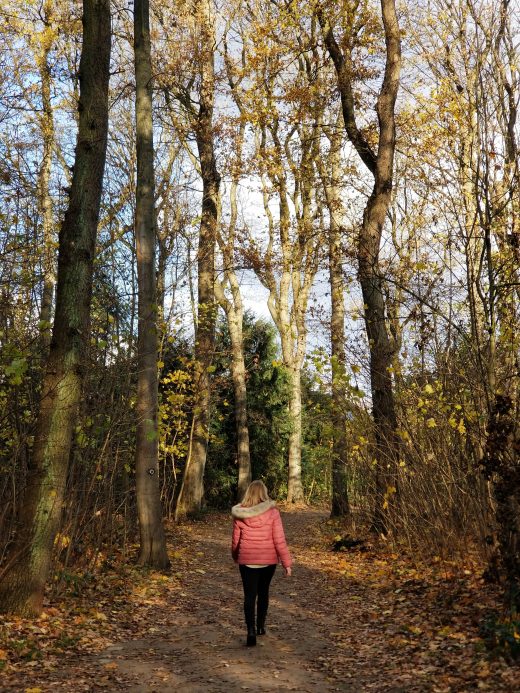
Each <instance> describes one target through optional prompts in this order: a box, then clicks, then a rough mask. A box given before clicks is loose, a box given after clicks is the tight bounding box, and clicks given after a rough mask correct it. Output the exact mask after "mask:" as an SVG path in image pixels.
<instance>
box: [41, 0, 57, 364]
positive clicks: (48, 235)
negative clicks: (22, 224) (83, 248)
mask: <svg viewBox="0 0 520 693" xmlns="http://www.w3.org/2000/svg"><path fill="white" fill-rule="evenodd" d="M43 14H44V19H45V29H44V30H43V32H42V36H41V38H40V40H41V42H42V45H41V56H40V69H39V71H40V80H41V96H42V114H41V119H40V129H41V133H42V137H43V154H42V165H41V169H40V179H39V181H38V188H39V190H38V197H39V200H38V201H39V211H40V215H41V219H42V227H43V258H42V269H43V291H42V302H41V309H40V333H41V346H42V358H43V359H45V358H46V356H47V352H48V349H49V345H50V340H51V327H52V301H53V298H54V283H55V249H54V238H53V219H52V198H51V194H50V189H49V186H50V179H51V167H52V151H53V147H54V114H53V111H52V103H51V73H50V66H49V53H50V51H51V49H52V45H53V42H54V37H55V34H54V29H53V21H54V13H53V2H52V0H46V2H45V5H44V7H43Z"/></svg>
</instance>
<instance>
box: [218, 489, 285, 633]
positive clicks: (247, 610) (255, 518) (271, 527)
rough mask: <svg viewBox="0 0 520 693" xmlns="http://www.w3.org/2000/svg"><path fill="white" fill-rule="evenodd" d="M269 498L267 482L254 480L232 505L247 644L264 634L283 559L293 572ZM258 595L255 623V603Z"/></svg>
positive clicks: (233, 552)
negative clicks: (272, 588)
mask: <svg viewBox="0 0 520 693" xmlns="http://www.w3.org/2000/svg"><path fill="white" fill-rule="evenodd" d="M275 506H276V503H275V502H274V501H272V500H271V499H270V498H269V495H268V493H267V489H266V487H265V484H264V483H263V482H262V481H253V482H252V483H251V484H249V487H248V489H247V491H246V493H245V495H244V498H243V500H242V502H241V503H239V504H238V505H235V506H233V508H232V510H231V515H232V516H233V541H232V544H231V555H232V556H233V560H234V561H235V563H238V565H239V568H240V575H241V576H242V584H243V586H244V614H245V617H246V626H247V644H248V645H249V646H251V645H256V636H257V635H265V617H266V616H267V608H268V606H269V585H270V583H271V579H272V577H273V575H274V571H275V570H276V565H277V563H278V562H280V563H281V564H282V565H283V567H284V569H285V574H286V575H287V576H290V575H291V565H292V558H291V554H290V553H289V549H288V548H287V543H286V541H285V534H284V531H283V526H282V518H281V517H280V511H279V510H278V508H276V507H275ZM257 597H258V606H257V616H256V627H255V604H256V601H257Z"/></svg>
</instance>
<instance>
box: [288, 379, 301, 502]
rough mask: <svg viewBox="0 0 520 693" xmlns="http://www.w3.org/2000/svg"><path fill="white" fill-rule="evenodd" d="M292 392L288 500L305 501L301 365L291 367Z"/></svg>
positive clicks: (290, 403)
mask: <svg viewBox="0 0 520 693" xmlns="http://www.w3.org/2000/svg"><path fill="white" fill-rule="evenodd" d="M290 373H291V392H290V398H289V420H290V422H291V432H290V434H289V482H288V486H287V502H288V503H302V502H303V501H304V495H303V485H302V388H301V367H300V366H297V367H296V368H291V370H290Z"/></svg>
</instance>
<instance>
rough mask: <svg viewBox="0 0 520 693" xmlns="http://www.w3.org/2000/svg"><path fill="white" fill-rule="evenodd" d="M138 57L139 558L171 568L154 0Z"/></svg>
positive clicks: (137, 23)
mask: <svg viewBox="0 0 520 693" xmlns="http://www.w3.org/2000/svg"><path fill="white" fill-rule="evenodd" d="M134 58H135V88H136V98H135V119H136V145H137V188H136V207H135V239H136V250H137V284H138V295H139V299H138V338H137V371H138V376H137V406H136V411H137V436H136V492H137V512H138V516H139V530H140V540H141V546H140V553H139V563H140V564H141V565H151V566H154V567H156V568H165V567H167V566H168V564H169V560H168V554H167V551H166V537H165V534H164V527H163V523H162V512H161V496H160V489H159V453H158V427H157V389H158V384H157V358H158V357H157V306H156V287H155V208H154V161H153V122H152V66H151V58H150V10H149V2H148V0H135V4H134Z"/></svg>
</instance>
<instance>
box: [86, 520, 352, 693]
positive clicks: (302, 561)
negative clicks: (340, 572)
mask: <svg viewBox="0 0 520 693" xmlns="http://www.w3.org/2000/svg"><path fill="white" fill-rule="evenodd" d="M325 519H326V517H325V515H324V514H320V513H318V512H313V511H302V512H295V513H284V525H285V529H286V535H287V540H288V543H289V545H290V547H291V551H292V554H293V558H294V561H295V569H294V575H293V577H291V578H288V577H286V576H285V575H284V572H283V570H282V569H281V567H279V568H278V569H277V571H276V574H275V577H274V579H273V583H272V587H271V603H270V610H269V615H268V623H267V634H266V635H265V636H263V637H259V638H257V646H256V647H249V648H248V647H246V646H245V625H244V617H243V610H242V600H243V596H242V584H241V581H240V575H239V572H238V569H237V566H236V565H235V564H234V563H233V562H232V560H231V555H230V538H231V521H230V519H229V517H219V518H218V520H217V522H215V518H214V516H213V517H212V518H210V519H209V521H208V522H205V521H202V522H196V523H193V524H191V525H184V526H182V527H181V528H179V530H177V531H176V533H178V534H179V536H178V540H179V541H178V542H177V545H176V546H177V549H176V551H175V557H174V560H175V559H176V560H177V561H183V562H184V563H185V569H187V570H188V571H189V579H186V580H185V581H183V580H182V573H180V574H179V575H180V579H181V583H182V589H181V592H180V594H176V595H175V608H174V610H173V611H169V609H168V605H167V604H165V605H164V610H162V609H157V614H156V619H155V620H156V624H155V625H153V626H151V627H150V630H151V631H153V632H152V633H150V634H149V635H148V636H147V637H144V638H143V637H141V638H139V639H136V640H128V641H125V642H120V643H117V644H116V645H113V646H111V647H109V648H107V649H106V650H105V652H103V653H101V655H100V656H99V664H100V665H101V666H100V669H101V671H103V667H104V666H107V665H108V666H110V665H111V664H112V663H113V664H117V673H118V676H119V677H122V678H123V679H124V684H123V685H122V688H124V689H125V690H127V691H131V692H132V693H145V692H146V693H148V692H150V693H151V692H152V691H158V692H159V691H161V692H162V691H164V692H165V693H167V692H170V691H182V692H183V693H184V692H186V693H199V692H200V693H202V692H204V693H207V692H208V691H210V692H215V693H217V692H218V693H220V691H222V692H224V691H226V692H234V691H244V690H247V691H300V692H301V693H304V692H306V691H309V692H312V691H323V692H324V693H327V692H328V691H350V690H356V688H352V687H351V686H350V685H349V684H345V683H340V682H339V681H337V680H336V677H335V676H333V675H332V676H331V672H330V671H329V667H328V666H327V663H328V656H329V655H330V654H331V650H333V649H334V646H333V644H332V642H331V639H330V633H331V631H333V630H334V629H335V628H337V624H336V622H335V619H334V609H333V608H332V609H331V600H334V599H335V595H336V592H337V591H338V590H339V589H340V585H339V584H336V585H335V586H334V587H332V586H331V585H330V584H329V581H328V579H327V576H326V575H324V574H323V573H322V572H321V571H320V569H319V566H318V565H317V563H318V562H317V561H316V556H315V553H316V552H315V551H313V550H312V548H311V543H312V537H313V536H315V531H316V526H317V525H318V524H319V523H320V522H322V521H324V520H325ZM180 541H182V545H181V547H180V548H179V542H180ZM147 619H148V621H149V620H150V616H148V617H147ZM103 673H106V670H105V671H104V672H103ZM114 673H115V672H114ZM121 683H123V682H121ZM93 690H95V689H93ZM357 690H359V689H357Z"/></svg>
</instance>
